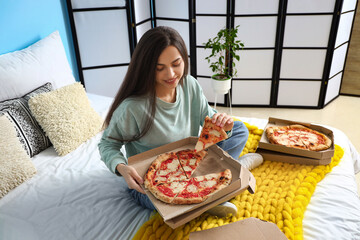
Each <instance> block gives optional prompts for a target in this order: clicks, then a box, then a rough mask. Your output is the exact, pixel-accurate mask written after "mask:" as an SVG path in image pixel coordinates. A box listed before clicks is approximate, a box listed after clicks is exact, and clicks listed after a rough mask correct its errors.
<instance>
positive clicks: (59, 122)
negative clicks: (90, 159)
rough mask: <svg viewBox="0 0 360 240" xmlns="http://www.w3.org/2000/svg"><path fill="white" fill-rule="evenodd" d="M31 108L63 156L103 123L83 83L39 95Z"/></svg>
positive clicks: (95, 132)
mask: <svg viewBox="0 0 360 240" xmlns="http://www.w3.org/2000/svg"><path fill="white" fill-rule="evenodd" d="M29 107H30V110H31V113H32V114H33V115H34V116H35V118H36V120H37V121H38V122H39V124H40V126H41V127H42V128H43V129H44V131H45V133H46V134H47V136H48V137H49V139H50V141H51V142H52V144H53V145H54V148H55V150H56V152H57V153H58V154H59V155H60V156H64V155H66V154H68V153H70V152H72V151H73V150H75V149H76V148H77V147H79V146H80V145H81V144H82V143H83V142H85V141H86V140H88V139H89V138H91V137H93V136H94V135H96V134H97V133H98V132H99V131H100V130H101V126H102V123H103V120H102V118H101V117H100V115H99V114H98V113H97V112H96V111H95V110H94V109H93V108H92V107H91V106H90V102H89V99H88V97H87V95H86V92H85V89H84V87H83V86H82V85H81V83H74V84H71V85H68V86H65V87H62V88H59V89H57V90H55V91H52V92H48V93H42V94H39V95H36V96H34V97H32V98H31V99H30V100H29Z"/></svg>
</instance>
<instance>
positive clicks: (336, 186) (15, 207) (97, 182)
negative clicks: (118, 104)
mask: <svg viewBox="0 0 360 240" xmlns="http://www.w3.org/2000/svg"><path fill="white" fill-rule="evenodd" d="M88 96H89V99H90V102H91V104H92V106H93V107H94V108H95V109H96V110H97V111H98V112H99V113H100V114H101V115H102V116H103V117H105V115H106V111H107V109H108V106H109V105H110V104H111V102H112V99H111V98H108V97H102V96H97V95H93V94H88ZM240 119H242V120H243V121H246V122H248V123H249V124H252V125H256V126H258V127H260V128H263V127H264V126H265V125H266V122H267V120H266V119H256V118H241V117H240ZM332 130H333V131H334V135H335V143H336V144H338V145H340V146H341V147H343V148H344V149H345V154H344V157H343V159H342V160H341V162H340V163H339V165H338V166H336V167H334V169H333V170H332V172H331V173H329V174H328V175H327V176H326V177H325V178H324V179H323V181H321V182H320V183H319V184H318V186H317V188H316V190H315V193H314V195H313V197H312V198H311V201H310V204H309V205H308V208H307V210H306V212H305V217H304V221H303V228H304V239H306V240H310V239H316V240H318V239H360V200H359V197H358V194H357V186H356V180H355V175H354V172H358V171H359V170H360V157H359V154H358V152H357V151H356V149H355V148H354V147H353V145H352V144H351V142H350V141H349V140H348V138H347V137H346V136H345V134H344V133H342V132H341V131H339V130H337V129H334V128H332ZM100 138H101V133H99V134H97V135H96V136H95V137H93V138H92V139H90V140H89V141H87V142H86V143H84V144H82V145H81V146H80V147H79V148H78V149H76V150H75V151H74V152H72V153H70V154H68V155H66V156H64V157H59V156H57V154H56V152H55V150H54V149H53V148H52V147H50V148H48V149H46V150H45V151H43V152H41V153H40V154H38V155H37V156H35V157H34V158H33V162H34V164H35V166H36V168H37V170H38V173H37V174H36V175H35V176H34V177H33V178H31V179H30V180H28V181H27V182H25V183H24V184H22V185H20V186H19V187H17V188H16V189H14V190H12V191H11V192H10V193H8V194H7V195H6V196H5V197H3V198H2V199H0V239H6V240H17V239H27V240H32V239H34V240H35V239H36V240H38V239H46V240H48V239H61V240H62V239H67V240H72V239H102V240H105V239H131V238H132V236H133V235H134V234H135V233H136V231H137V229H138V228H139V227H140V226H141V225H142V224H143V223H144V222H146V221H147V220H148V219H149V217H150V215H151V211H150V210H147V209H143V208H142V207H140V206H137V205H136V204H135V203H134V202H133V201H132V199H131V197H130V196H129V195H128V194H127V185H126V183H125V181H124V180H123V178H120V177H117V176H115V175H114V174H112V173H111V172H110V171H109V170H108V169H107V168H106V166H105V164H104V163H103V162H102V161H101V160H100V155H99V152H98V149H97V143H98V142H99V140H100Z"/></svg>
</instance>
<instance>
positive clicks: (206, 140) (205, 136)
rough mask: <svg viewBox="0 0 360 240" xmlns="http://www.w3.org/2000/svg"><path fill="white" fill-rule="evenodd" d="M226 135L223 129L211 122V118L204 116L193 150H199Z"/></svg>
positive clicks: (223, 138)
mask: <svg viewBox="0 0 360 240" xmlns="http://www.w3.org/2000/svg"><path fill="white" fill-rule="evenodd" d="M227 137H228V136H227V134H226V132H225V131H224V129H223V128H222V127H219V126H217V125H216V124H214V123H212V121H211V118H210V117H209V116H206V118H205V121H204V125H203V128H202V131H201V134H200V137H199V139H198V141H197V143H196V145H195V151H197V152H200V151H202V150H204V149H206V148H208V147H210V146H212V145H214V144H216V143H218V142H221V141H223V140H225V139H227Z"/></svg>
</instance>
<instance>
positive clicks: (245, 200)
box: [133, 119, 344, 240]
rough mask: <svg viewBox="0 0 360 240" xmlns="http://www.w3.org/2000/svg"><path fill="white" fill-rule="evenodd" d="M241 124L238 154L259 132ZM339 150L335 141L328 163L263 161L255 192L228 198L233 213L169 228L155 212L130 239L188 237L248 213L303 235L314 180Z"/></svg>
mask: <svg viewBox="0 0 360 240" xmlns="http://www.w3.org/2000/svg"><path fill="white" fill-rule="evenodd" d="M235 120H237V119H235ZM245 125H246V126H247V128H248V129H249V133H250V135H249V138H248V141H247V143H246V145H245V148H244V150H243V152H242V153H241V155H240V156H242V155H244V154H246V153H248V152H255V150H256V148H257V145H258V143H259V140H260V137H261V135H262V133H263V130H262V129H258V128H257V127H256V126H252V125H249V124H247V123H245ZM343 154H344V151H343V149H342V148H341V147H339V146H337V145H336V146H335V154H334V157H333V158H332V161H331V163H330V164H328V165H325V166H308V165H299V164H290V163H281V162H272V161H264V163H263V164H262V165H260V166H259V167H257V168H255V169H253V170H252V174H253V175H254V177H255V179H256V191H255V194H250V193H249V192H248V191H245V192H243V193H241V194H239V195H238V196H236V197H235V198H233V199H231V200H230V202H232V203H234V204H235V205H236V206H237V208H238V212H237V214H236V215H235V216H232V215H231V214H229V215H228V216H227V217H223V218H218V217H216V216H211V215H209V214H208V213H203V214H202V215H200V216H199V217H197V218H195V219H193V220H192V221H190V222H188V223H186V224H184V225H183V226H180V227H178V228H176V229H172V228H170V227H169V226H167V225H166V224H165V223H164V221H163V219H162V217H161V216H160V214H159V213H156V214H155V215H154V216H152V217H151V218H150V219H149V220H148V221H147V222H145V223H144V224H143V225H142V226H141V227H140V229H139V230H138V232H137V233H136V234H135V236H134V238H133V239H134V240H138V239H139V240H140V239H146V240H148V239H150V240H151V239H161V240H166V239H168V240H170V239H189V234H190V232H193V231H201V230H205V229H209V228H213V227H218V226H222V225H225V224H228V223H231V222H236V221H239V220H242V219H245V218H248V217H255V218H259V219H262V220H266V221H269V222H273V223H275V224H277V226H278V227H279V228H280V230H281V231H282V232H283V233H284V234H285V235H286V237H287V238H288V239H290V240H291V239H303V230H302V220H303V217H304V212H305V210H306V207H307V205H308V203H309V201H310V198H311V196H312V194H313V193H314V190H315V187H316V184H317V183H318V182H320V181H321V180H322V179H323V178H324V176H325V174H327V173H328V172H330V171H331V170H332V168H333V167H334V166H336V165H337V164H338V163H339V161H340V159H341V158H342V156H343Z"/></svg>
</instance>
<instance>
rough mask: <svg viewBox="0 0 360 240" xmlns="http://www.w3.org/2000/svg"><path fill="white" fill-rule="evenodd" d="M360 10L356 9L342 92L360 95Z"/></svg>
mask: <svg viewBox="0 0 360 240" xmlns="http://www.w3.org/2000/svg"><path fill="white" fill-rule="evenodd" d="M358 7H359V5H358ZM359 66H360V11H359V8H358V9H357V11H356V16H355V22H354V26H353V29H352V35H351V39H350V47H349V52H348V55H347V59H346V66H345V71H344V77H343V81H342V85H341V90H340V92H341V93H342V94H350V95H358V96H360V67H359Z"/></svg>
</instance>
